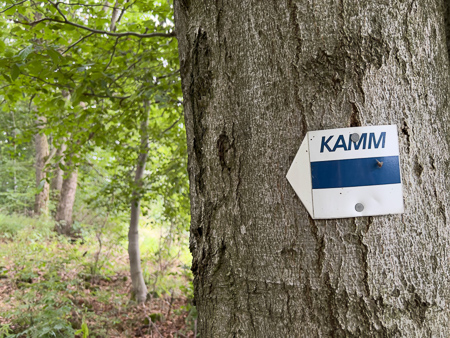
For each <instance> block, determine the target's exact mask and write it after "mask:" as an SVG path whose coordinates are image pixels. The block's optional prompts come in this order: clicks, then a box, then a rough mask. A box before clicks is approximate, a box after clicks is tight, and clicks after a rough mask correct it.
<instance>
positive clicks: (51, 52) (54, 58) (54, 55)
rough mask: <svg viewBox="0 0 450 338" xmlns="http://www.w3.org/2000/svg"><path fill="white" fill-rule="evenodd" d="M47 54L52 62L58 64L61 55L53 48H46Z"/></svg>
mask: <svg viewBox="0 0 450 338" xmlns="http://www.w3.org/2000/svg"><path fill="white" fill-rule="evenodd" d="M47 54H48V55H49V56H50V57H51V58H52V61H53V63H54V64H55V65H58V64H59V60H60V58H61V55H60V54H59V53H58V52H57V51H55V50H53V49H48V50H47Z"/></svg>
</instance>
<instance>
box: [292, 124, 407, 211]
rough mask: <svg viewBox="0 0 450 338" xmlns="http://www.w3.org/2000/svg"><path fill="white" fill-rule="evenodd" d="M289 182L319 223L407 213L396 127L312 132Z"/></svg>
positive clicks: (296, 161) (295, 162)
mask: <svg viewBox="0 0 450 338" xmlns="http://www.w3.org/2000/svg"><path fill="white" fill-rule="evenodd" d="M286 177H287V179H288V180H289V182H290V183H291V185H292V187H293V188H294V190H295V192H296V193H297V195H298V196H299V197H300V200H301V201H302V202H303V204H304V205H305V207H306V209H307V210H308V212H309V214H310V215H311V217H312V218H314V219H325V218H345V217H358V216H373V215H386V214H399V213H403V192H402V182H401V173H400V159H399V148H398V136H397V126H395V125H392V126H372V127H354V128H343V129H329V130H318V131H310V132H308V133H307V134H306V137H305V139H304V140H303V142H302V144H301V146H300V149H299V151H298V153H297V155H296V156H295V159H294V162H293V163H292V165H291V168H290V169H289V171H288V173H287V175H286Z"/></svg>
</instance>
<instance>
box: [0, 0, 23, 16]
mask: <svg viewBox="0 0 450 338" xmlns="http://www.w3.org/2000/svg"><path fill="white" fill-rule="evenodd" d="M27 1H28V0H23V1H20V2H18V3H16V4H13V5H11V6H9V7H8V8H6V9H4V10H2V11H1V12H0V14H2V13H5V12H6V11H7V10H10V9H11V8H13V7H15V6H18V5H21V4H23V3H24V2H27Z"/></svg>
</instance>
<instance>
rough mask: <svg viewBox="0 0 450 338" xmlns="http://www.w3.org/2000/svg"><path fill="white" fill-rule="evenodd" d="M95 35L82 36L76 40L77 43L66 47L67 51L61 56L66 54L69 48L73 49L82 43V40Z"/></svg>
mask: <svg viewBox="0 0 450 338" xmlns="http://www.w3.org/2000/svg"><path fill="white" fill-rule="evenodd" d="M94 34H95V33H89V34H88V35H85V36H83V37H82V38H80V39H78V41H76V42H74V43H72V44H71V45H70V46H69V47H67V49H66V50H65V51H64V52H63V54H66V53H67V52H68V51H69V50H70V49H71V48H73V47H75V46H76V45H78V44H79V43H80V42H81V41H83V40H84V39H87V38H88V37H90V36H92V35H94Z"/></svg>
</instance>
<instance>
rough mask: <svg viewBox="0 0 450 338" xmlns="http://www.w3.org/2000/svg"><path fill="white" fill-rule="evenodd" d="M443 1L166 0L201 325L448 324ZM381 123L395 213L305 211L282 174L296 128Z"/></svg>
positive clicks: (222, 331) (369, 331)
mask: <svg viewBox="0 0 450 338" xmlns="http://www.w3.org/2000/svg"><path fill="white" fill-rule="evenodd" d="M444 12H445V10H444V5H443V2H441V1H439V0H429V1H428V0H427V1H411V0H408V1H399V0H398V1H395V0H394V1H381V0H377V1H375V0H367V1H346V0H339V1H337V0H336V1H325V0H316V1H303V0H302V1H300V0H298V1H296V0H281V1H268V0H258V1H255V0H240V1H221V0H218V1H200V0H178V1H175V24H176V31H177V37H178V42H179V51H180V66H181V76H182V83H183V94H184V108H185V117H186V128H187V138H188V154H189V176H190V184H191V191H190V193H191V205H192V207H191V212H192V225H191V239H190V246H191V250H192V253H193V265H192V270H193V272H194V276H195V279H194V285H195V299H196V304H197V308H198V312H199V329H200V334H201V336H202V337H319V336H321V337H329V336H337V337H344V336H348V337H353V336H355V337H369V336H370V337H377V336H378V337H394V336H404V337H431V336H433V337H439V336H441V337H442V336H446V335H448V323H449V322H450V310H449V302H450V289H449V287H450V283H449V275H448V274H449V268H450V267H449V262H450V260H449V258H450V257H449V250H448V243H449V240H450V238H449V237H450V236H449V228H448V226H447V223H448V222H449V221H448V220H450V215H449V210H450V208H449V202H450V200H449V197H450V196H449V191H450V183H449V170H448V167H449V164H450V161H449V144H450V131H449V127H448V126H449V123H448V116H449V97H448V92H449V63H448V53H447V47H446V36H445V29H444V26H445V25H444ZM382 124H396V125H397V126H398V129H399V134H400V135H399V142H400V151H401V163H402V177H403V184H404V200H405V208H406V211H405V213H404V214H403V215H390V216H377V217H363V218H353V219H334V220H312V219H311V218H310V217H309V216H308V213H307V211H306V209H305V208H304V207H303V206H302V204H301V202H300V201H299V199H298V198H297V196H296V195H295V193H294V191H293V189H292V188H291V186H290V185H289V183H288V181H287V180H286V178H285V175H286V173H287V171H288V169H289V166H290V165H291V162H292V159H293V157H294V155H295V154H296V152H297V150H298V148H299V146H300V143H301V141H302V139H303V137H304V135H305V133H306V132H307V131H308V130H319V129H329V128H340V127H349V126H360V125H362V126H366V125H382ZM330 202H331V201H330ZM331 203H332V202H331Z"/></svg>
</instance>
